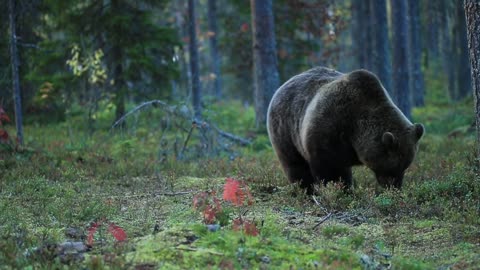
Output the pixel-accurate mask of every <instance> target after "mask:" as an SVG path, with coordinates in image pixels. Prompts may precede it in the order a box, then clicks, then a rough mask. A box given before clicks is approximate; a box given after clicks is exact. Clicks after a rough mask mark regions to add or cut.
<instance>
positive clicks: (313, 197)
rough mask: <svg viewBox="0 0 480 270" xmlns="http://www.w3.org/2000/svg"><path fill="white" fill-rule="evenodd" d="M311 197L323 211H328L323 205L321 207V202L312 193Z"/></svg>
mask: <svg viewBox="0 0 480 270" xmlns="http://www.w3.org/2000/svg"><path fill="white" fill-rule="evenodd" d="M312 199H313V201H314V202H315V204H316V205H318V206H320V208H321V209H322V211H323V212H325V213H329V212H328V211H327V209H325V207H323V206H322V204H321V203H320V202H318V201H317V198H316V197H315V196H314V195H312Z"/></svg>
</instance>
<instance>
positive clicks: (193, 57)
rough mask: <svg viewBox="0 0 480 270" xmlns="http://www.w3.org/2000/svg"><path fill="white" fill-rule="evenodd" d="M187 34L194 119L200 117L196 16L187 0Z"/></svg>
mask: <svg viewBox="0 0 480 270" xmlns="http://www.w3.org/2000/svg"><path fill="white" fill-rule="evenodd" d="M188 19H189V22H188V32H189V37H190V44H189V51H190V72H191V78H192V105H193V111H194V114H195V118H198V119H200V118H201V117H202V108H201V89H200V74H199V63H198V46H197V31H196V27H195V26H196V16H195V0H188Z"/></svg>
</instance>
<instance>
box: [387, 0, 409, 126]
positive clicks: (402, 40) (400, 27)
mask: <svg viewBox="0 0 480 270" xmlns="http://www.w3.org/2000/svg"><path fill="white" fill-rule="evenodd" d="M391 6H392V12H393V14H392V27H393V94H394V95H393V96H394V100H395V102H396V104H397V106H398V107H399V108H400V110H401V111H402V112H403V113H404V114H405V116H406V117H407V118H409V119H411V98H410V97H411V95H410V88H409V81H410V80H409V76H408V75H409V74H408V19H407V1H406V0H391Z"/></svg>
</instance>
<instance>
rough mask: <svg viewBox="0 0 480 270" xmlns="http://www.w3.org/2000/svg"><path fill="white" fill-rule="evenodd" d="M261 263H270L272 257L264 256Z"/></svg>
mask: <svg viewBox="0 0 480 270" xmlns="http://www.w3.org/2000/svg"><path fill="white" fill-rule="evenodd" d="M260 261H262V263H270V257H268V256H262V258H260Z"/></svg>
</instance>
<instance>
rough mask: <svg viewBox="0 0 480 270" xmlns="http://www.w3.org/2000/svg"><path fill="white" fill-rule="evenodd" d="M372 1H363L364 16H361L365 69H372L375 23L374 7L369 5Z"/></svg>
mask: <svg viewBox="0 0 480 270" xmlns="http://www.w3.org/2000/svg"><path fill="white" fill-rule="evenodd" d="M369 2H370V1H362V16H361V25H362V28H363V30H362V34H363V37H362V38H363V44H364V46H363V55H364V56H363V58H364V59H365V63H364V67H363V68H365V69H368V70H371V69H372V66H373V64H372V57H371V55H372V52H373V25H372V19H371V18H372V9H371V8H370V5H369Z"/></svg>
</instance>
